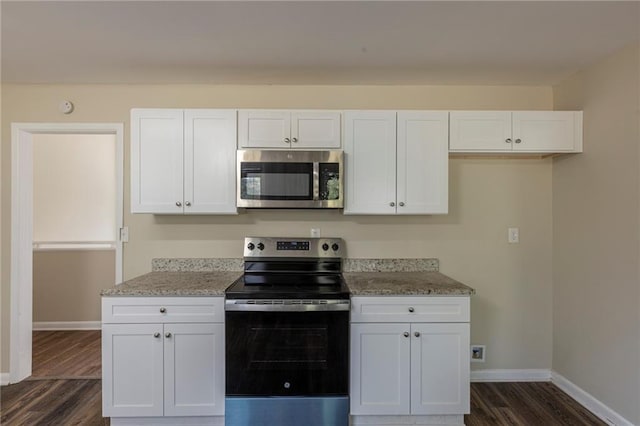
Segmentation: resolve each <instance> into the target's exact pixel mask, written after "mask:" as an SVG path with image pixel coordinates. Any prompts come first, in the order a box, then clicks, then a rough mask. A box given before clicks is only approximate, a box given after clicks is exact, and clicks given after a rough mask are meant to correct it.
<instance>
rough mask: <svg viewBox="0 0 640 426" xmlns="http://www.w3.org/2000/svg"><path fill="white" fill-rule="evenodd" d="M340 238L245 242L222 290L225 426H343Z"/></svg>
mask: <svg viewBox="0 0 640 426" xmlns="http://www.w3.org/2000/svg"><path fill="white" fill-rule="evenodd" d="M343 250H344V248H343V241H342V240H341V239H339V238H264V237H248V238H245V249H244V262H245V265H244V275H243V276H242V277H240V278H239V279H238V280H237V281H236V282H235V283H233V284H232V285H231V286H230V287H229V288H228V289H227V290H226V300H225V324H226V325H225V336H226V337H225V340H226V363H225V365H226V367H225V369H226V404H225V425H226V426H274V425H277V426H293V425H296V426H298V425H307V426H347V425H348V424H349V398H348V389H349V307H350V301H349V291H348V289H347V287H346V285H345V283H344V279H343V278H342V272H341V271H342V253H343Z"/></svg>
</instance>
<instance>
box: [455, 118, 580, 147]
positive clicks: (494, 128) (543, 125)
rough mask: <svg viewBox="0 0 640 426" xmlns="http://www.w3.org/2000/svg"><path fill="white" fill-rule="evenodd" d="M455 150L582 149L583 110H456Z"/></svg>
mask: <svg viewBox="0 0 640 426" xmlns="http://www.w3.org/2000/svg"><path fill="white" fill-rule="evenodd" d="M449 126H450V136H449V137H450V139H449V150H450V151H451V152H468V153H483V152H489V153H491V152H494V153H513V152H523V153H527V152H528V153H549V154H552V153H563V152H582V112H580V111H515V112H509V111H452V112H451V113H450V121H449Z"/></svg>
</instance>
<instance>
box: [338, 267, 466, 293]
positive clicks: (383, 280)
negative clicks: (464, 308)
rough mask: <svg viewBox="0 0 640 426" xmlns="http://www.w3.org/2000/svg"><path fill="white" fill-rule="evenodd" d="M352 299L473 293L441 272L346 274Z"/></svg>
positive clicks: (345, 277)
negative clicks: (356, 297)
mask: <svg viewBox="0 0 640 426" xmlns="http://www.w3.org/2000/svg"><path fill="white" fill-rule="evenodd" d="M343 275H344V279H345V281H346V282H347V286H348V287H349V290H350V291H351V296H418V295H432V296H470V295H472V294H475V292H476V291H475V290H474V289H472V288H471V287H469V286H466V285H464V284H462V283H460V282H458V281H456V280H454V279H452V278H449V277H448V276H446V275H443V274H441V273H440V272H435V271H431V272H429V271H425V272H345V273H344V274H343Z"/></svg>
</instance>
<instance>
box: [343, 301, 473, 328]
mask: <svg viewBox="0 0 640 426" xmlns="http://www.w3.org/2000/svg"><path fill="white" fill-rule="evenodd" d="M469 317H470V314H469V298H468V297H442V296H392V297H388V296H371V297H369V296H368V297H353V298H352V299H351V322H469Z"/></svg>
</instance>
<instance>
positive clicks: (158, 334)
mask: <svg viewBox="0 0 640 426" xmlns="http://www.w3.org/2000/svg"><path fill="white" fill-rule="evenodd" d="M153 337H155V338H156V339H157V338H158V337H160V333H158V332H157V331H156V332H155V333H153Z"/></svg>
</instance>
